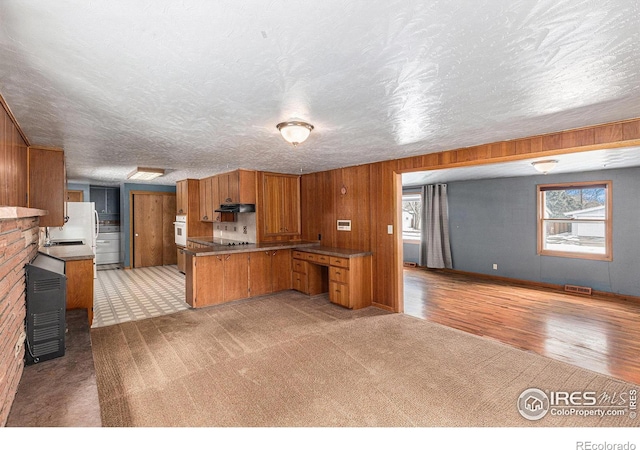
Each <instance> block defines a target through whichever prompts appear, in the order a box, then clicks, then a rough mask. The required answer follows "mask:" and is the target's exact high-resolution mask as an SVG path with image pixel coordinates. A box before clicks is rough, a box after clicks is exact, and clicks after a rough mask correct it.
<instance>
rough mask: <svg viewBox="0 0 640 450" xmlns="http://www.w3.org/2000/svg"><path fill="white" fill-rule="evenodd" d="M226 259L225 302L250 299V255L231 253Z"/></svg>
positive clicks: (225, 256) (224, 257)
mask: <svg viewBox="0 0 640 450" xmlns="http://www.w3.org/2000/svg"><path fill="white" fill-rule="evenodd" d="M223 259H224V300H225V301H231V300H237V299H240V298H247V297H249V253H231V254H228V255H224V256H223Z"/></svg>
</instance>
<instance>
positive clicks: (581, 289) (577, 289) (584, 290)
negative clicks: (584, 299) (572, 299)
mask: <svg viewBox="0 0 640 450" xmlns="http://www.w3.org/2000/svg"><path fill="white" fill-rule="evenodd" d="M564 290H565V291H566V292H573V293H574V294H583V295H591V288H590V287H586V286H574V285H572V284H565V285H564Z"/></svg>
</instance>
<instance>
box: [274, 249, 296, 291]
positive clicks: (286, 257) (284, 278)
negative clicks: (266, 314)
mask: <svg viewBox="0 0 640 450" xmlns="http://www.w3.org/2000/svg"><path fill="white" fill-rule="evenodd" d="M291 277H292V270H291V250H290V249H287V250H276V251H272V252H271V280H272V289H273V292H278V291H286V290H287V289H291V283H292V281H291Z"/></svg>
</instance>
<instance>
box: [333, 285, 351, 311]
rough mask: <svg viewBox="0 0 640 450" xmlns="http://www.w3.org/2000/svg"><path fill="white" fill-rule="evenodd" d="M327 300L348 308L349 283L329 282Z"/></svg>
mask: <svg viewBox="0 0 640 450" xmlns="http://www.w3.org/2000/svg"><path fill="white" fill-rule="evenodd" d="M329 300H330V301H331V302H332V303H336V304H338V305H341V306H345V307H347V308H350V307H351V306H350V305H349V285H347V284H341V283H336V282H335V281H330V282H329Z"/></svg>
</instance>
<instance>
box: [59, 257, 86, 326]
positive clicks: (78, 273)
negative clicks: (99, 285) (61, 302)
mask: <svg viewBox="0 0 640 450" xmlns="http://www.w3.org/2000/svg"><path fill="white" fill-rule="evenodd" d="M64 272H65V275H66V276H67V308H66V309H86V310H87V315H88V318H89V326H91V324H92V323H93V259H81V260H69V261H65V268H64Z"/></svg>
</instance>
